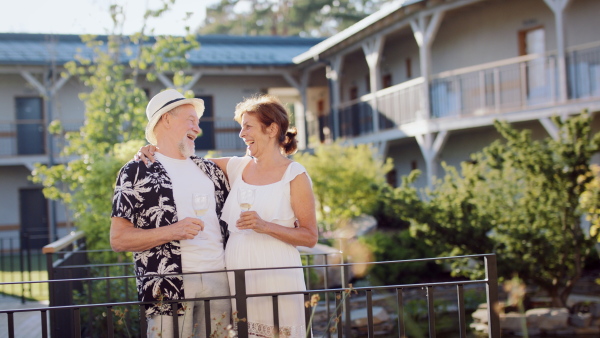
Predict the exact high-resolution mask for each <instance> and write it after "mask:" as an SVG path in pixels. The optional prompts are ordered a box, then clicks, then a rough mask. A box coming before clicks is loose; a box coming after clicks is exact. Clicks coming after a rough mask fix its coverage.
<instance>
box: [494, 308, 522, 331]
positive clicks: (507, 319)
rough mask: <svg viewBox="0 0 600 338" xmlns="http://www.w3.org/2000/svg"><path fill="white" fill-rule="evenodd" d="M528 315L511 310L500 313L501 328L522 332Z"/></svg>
mask: <svg viewBox="0 0 600 338" xmlns="http://www.w3.org/2000/svg"><path fill="white" fill-rule="evenodd" d="M524 320H526V317H525V315H524V314H522V313H517V312H509V313H505V314H502V313H501V314H500V328H501V329H502V330H507V331H511V332H521V331H522V327H523V321H524Z"/></svg>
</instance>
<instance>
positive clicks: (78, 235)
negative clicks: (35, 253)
mask: <svg viewBox="0 0 600 338" xmlns="http://www.w3.org/2000/svg"><path fill="white" fill-rule="evenodd" d="M84 236H85V234H84V232H83V231H77V232H71V233H70V234H68V235H67V236H65V237H63V238H61V239H59V240H57V241H54V242H52V243H50V244H48V245H46V246H44V247H43V248H42V253H44V254H49V253H56V252H59V251H61V250H62V249H64V248H66V247H67V246H69V245H71V244H73V243H74V242H75V241H77V240H79V239H82V238H83V237H84Z"/></svg>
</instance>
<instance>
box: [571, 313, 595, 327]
mask: <svg viewBox="0 0 600 338" xmlns="http://www.w3.org/2000/svg"><path fill="white" fill-rule="evenodd" d="M569 323H571V325H573V326H575V327H588V326H590V324H591V323H592V314H591V313H574V314H572V315H570V316H569Z"/></svg>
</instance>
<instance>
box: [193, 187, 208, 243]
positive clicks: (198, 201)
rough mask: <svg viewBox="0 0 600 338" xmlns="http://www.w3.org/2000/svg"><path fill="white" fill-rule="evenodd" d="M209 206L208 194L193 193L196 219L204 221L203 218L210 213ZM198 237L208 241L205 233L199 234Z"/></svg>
mask: <svg viewBox="0 0 600 338" xmlns="http://www.w3.org/2000/svg"><path fill="white" fill-rule="evenodd" d="M208 205H209V199H208V194H202V193H198V192H195V193H192V208H194V213H195V214H196V217H198V218H199V219H201V220H203V218H202V216H204V215H205V214H206V212H207V211H208ZM204 226H205V227H206V223H205V224H204ZM196 237H197V238H200V239H207V236H206V233H205V232H204V231H202V232H200V233H198V235H196Z"/></svg>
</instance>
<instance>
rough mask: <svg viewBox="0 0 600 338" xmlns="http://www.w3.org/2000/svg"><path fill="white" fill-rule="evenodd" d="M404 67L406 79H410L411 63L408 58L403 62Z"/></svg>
mask: <svg viewBox="0 0 600 338" xmlns="http://www.w3.org/2000/svg"><path fill="white" fill-rule="evenodd" d="M404 65H405V68H406V79H412V62H411V60H410V58H406V60H404Z"/></svg>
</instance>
